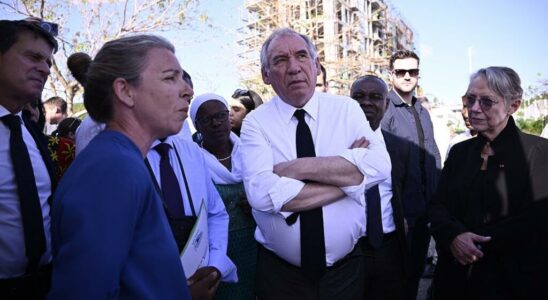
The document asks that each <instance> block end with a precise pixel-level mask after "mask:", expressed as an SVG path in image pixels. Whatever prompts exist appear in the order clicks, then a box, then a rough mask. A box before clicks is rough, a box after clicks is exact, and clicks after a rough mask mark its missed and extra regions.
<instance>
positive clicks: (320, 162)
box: [273, 137, 369, 212]
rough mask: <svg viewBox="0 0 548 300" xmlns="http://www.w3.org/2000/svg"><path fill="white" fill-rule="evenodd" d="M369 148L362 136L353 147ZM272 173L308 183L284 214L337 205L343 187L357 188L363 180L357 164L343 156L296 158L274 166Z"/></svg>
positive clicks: (286, 207) (285, 207)
mask: <svg viewBox="0 0 548 300" xmlns="http://www.w3.org/2000/svg"><path fill="white" fill-rule="evenodd" d="M368 145H369V141H367V140H366V139H365V138H364V137H362V138H359V139H358V140H356V141H355V142H354V143H353V144H352V146H351V147H350V148H351V149H353V148H366V147H367V146H368ZM273 171H274V174H276V175H278V176H284V177H289V178H293V179H297V180H301V181H309V183H307V184H305V186H304V187H303V189H301V191H300V192H299V193H298V194H297V196H295V198H293V200H291V201H289V202H288V203H286V204H285V205H283V206H282V211H289V212H296V211H306V210H311V209H314V208H317V207H322V206H325V205H328V204H330V203H332V202H335V201H336V200H337V199H341V198H342V197H343V196H344V195H345V193H344V192H343V191H342V190H341V189H340V187H344V186H352V185H358V184H360V183H361V182H362V181H363V177H364V176H363V174H362V173H361V172H360V170H359V169H358V168H357V167H356V166H355V165H353V164H352V163H350V162H349V161H348V160H346V159H344V158H342V157H340V156H328V157H304V158H297V159H294V160H291V161H288V162H283V163H279V164H277V165H275V166H274V170H273ZM310 181H312V182H310Z"/></svg>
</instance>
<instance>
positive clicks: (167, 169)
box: [154, 143, 184, 217]
mask: <svg viewBox="0 0 548 300" xmlns="http://www.w3.org/2000/svg"><path fill="white" fill-rule="evenodd" d="M170 148H171V146H170V145H169V144H166V143H160V144H158V145H156V146H155V147H154V150H156V151H157V152H158V153H159V154H160V181H161V186H162V194H163V196H164V203H165V205H166V206H167V210H168V211H169V213H170V214H171V215H172V216H173V217H182V216H184V208H183V195H182V194H181V188H180V186H179V181H178V180H177V176H175V172H174V171H173V168H172V167H171V164H170V163H169V150H170Z"/></svg>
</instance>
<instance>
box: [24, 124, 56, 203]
mask: <svg viewBox="0 0 548 300" xmlns="http://www.w3.org/2000/svg"><path fill="white" fill-rule="evenodd" d="M22 118H23V123H24V124H25V127H26V128H27V130H28V131H29V132H30V135H31V136H32V138H33V139H34V142H36V146H37V147H38V150H40V155H41V156H42V160H43V161H44V164H45V165H46V168H47V170H48V174H49V178H50V180H51V195H50V198H49V199H48V202H49V203H50V205H51V199H53V197H52V196H53V192H54V191H55V188H56V187H57V180H56V177H55V168H56V167H55V164H54V163H53V161H52V160H51V154H50V151H49V149H48V141H47V138H46V135H44V133H42V132H41V131H40V129H39V128H38V125H36V124H35V123H34V122H32V121H31V120H30V119H29V118H27V117H26V116H25V115H24V114H23V116H22Z"/></svg>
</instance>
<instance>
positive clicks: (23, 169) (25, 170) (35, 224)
mask: <svg viewBox="0 0 548 300" xmlns="http://www.w3.org/2000/svg"><path fill="white" fill-rule="evenodd" d="M1 120H2V122H4V124H5V125H6V126H7V127H8V128H9V129H10V131H11V133H10V155H11V161H12V163H13V171H14V173H15V182H16V184H17V194H18V195H19V202H20V205H21V217H22V220H23V233H24V236H25V254H26V256H27V258H28V260H29V264H28V266H27V273H31V272H34V271H36V270H37V269H38V266H39V263H40V258H41V257H42V254H44V252H45V251H46V236H45V234H44V223H43V222H44V219H43V217H42V208H41V205H40V198H39V197H38V189H37V188H36V179H35V177H34V171H33V169H32V163H31V161H30V156H29V152H28V149H27V146H26V145H25V142H24V141H23V133H22V131H21V124H22V123H21V119H20V118H19V117H18V116H15V115H6V116H3V117H2V118H1Z"/></svg>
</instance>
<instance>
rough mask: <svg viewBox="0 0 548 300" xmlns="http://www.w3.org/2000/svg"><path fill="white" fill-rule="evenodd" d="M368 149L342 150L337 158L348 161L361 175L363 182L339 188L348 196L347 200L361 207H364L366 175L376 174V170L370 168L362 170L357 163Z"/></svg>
mask: <svg viewBox="0 0 548 300" xmlns="http://www.w3.org/2000/svg"><path fill="white" fill-rule="evenodd" d="M367 151H368V149H365V148H356V149H347V150H344V152H343V153H341V154H340V155H339V156H340V157H342V158H344V159H346V160H347V161H349V162H350V163H351V164H353V165H354V166H356V168H358V170H359V171H360V172H361V173H362V175H363V180H362V182H360V184H358V185H351V186H345V187H341V190H342V191H343V192H344V193H345V194H346V196H348V197H349V198H351V199H353V200H354V201H356V202H357V203H358V204H360V205H361V206H365V190H366V186H365V182H366V180H367V174H371V173H372V172H377V171H376V170H374V169H372V168H365V169H364V168H362V167H361V166H360V164H359V163H358V162H360V161H361V160H362V159H363V157H364V156H365V155H366V154H367Z"/></svg>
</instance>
